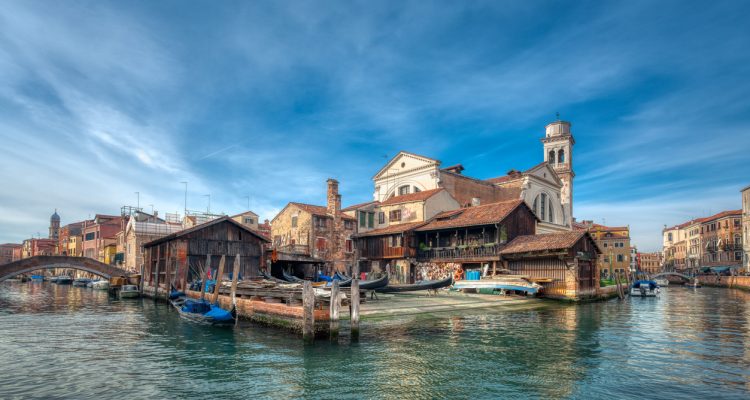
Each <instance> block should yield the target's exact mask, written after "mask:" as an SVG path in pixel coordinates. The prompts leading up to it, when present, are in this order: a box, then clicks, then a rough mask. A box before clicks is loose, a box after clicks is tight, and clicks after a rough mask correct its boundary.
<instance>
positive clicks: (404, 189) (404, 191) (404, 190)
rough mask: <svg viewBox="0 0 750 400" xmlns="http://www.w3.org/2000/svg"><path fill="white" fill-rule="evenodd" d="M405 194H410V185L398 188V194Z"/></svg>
mask: <svg viewBox="0 0 750 400" xmlns="http://www.w3.org/2000/svg"><path fill="white" fill-rule="evenodd" d="M405 194H409V185H404V186H401V187H400V188H398V195H399V196H403V195H405Z"/></svg>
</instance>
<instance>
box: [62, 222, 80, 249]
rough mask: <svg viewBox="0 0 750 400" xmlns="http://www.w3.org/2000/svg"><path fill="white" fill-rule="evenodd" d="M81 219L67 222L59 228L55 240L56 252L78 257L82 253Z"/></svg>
mask: <svg viewBox="0 0 750 400" xmlns="http://www.w3.org/2000/svg"><path fill="white" fill-rule="evenodd" d="M82 239H83V221H82V222H74V223H72V224H67V225H65V226H63V227H62V228H60V231H59V234H58V240H57V242H58V243H57V254H59V255H63V256H73V257H80V256H82V255H83V245H82V243H83V240H82Z"/></svg>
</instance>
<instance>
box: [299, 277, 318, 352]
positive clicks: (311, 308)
mask: <svg viewBox="0 0 750 400" xmlns="http://www.w3.org/2000/svg"><path fill="white" fill-rule="evenodd" d="M302 340H303V341H304V342H305V343H306V344H312V343H313V342H315V292H314V291H313V286H312V282H310V281H305V284H304V285H303V286H302Z"/></svg>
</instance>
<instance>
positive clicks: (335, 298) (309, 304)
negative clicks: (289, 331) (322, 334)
mask: <svg viewBox="0 0 750 400" xmlns="http://www.w3.org/2000/svg"><path fill="white" fill-rule="evenodd" d="M340 294H341V290H340V288H339V281H338V280H334V281H333V283H332V284H331V301H330V309H329V323H330V326H329V338H330V340H331V341H332V342H336V341H338V338H339V329H340V326H339V314H340V310H341V296H340ZM350 297H351V298H350V299H349V326H350V328H351V340H352V341H353V342H356V341H358V340H359V279H354V280H352V284H351V291H350ZM302 309H303V313H302V340H303V341H304V342H305V343H312V342H314V341H315V289H314V288H313V285H312V282H310V281H305V283H304V284H303V285H302Z"/></svg>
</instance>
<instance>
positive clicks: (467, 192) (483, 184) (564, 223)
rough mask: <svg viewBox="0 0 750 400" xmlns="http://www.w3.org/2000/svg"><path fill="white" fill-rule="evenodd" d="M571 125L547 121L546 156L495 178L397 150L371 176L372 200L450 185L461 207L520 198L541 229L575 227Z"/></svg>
mask: <svg viewBox="0 0 750 400" xmlns="http://www.w3.org/2000/svg"><path fill="white" fill-rule="evenodd" d="M570 126H571V124H570V122H567V121H560V120H558V121H555V122H552V123H551V124H549V125H547V126H546V128H545V130H546V132H545V137H544V138H542V139H541V141H542V143H543V160H544V161H543V162H541V163H540V164H537V165H536V166H534V167H532V168H529V169H527V170H525V171H519V170H516V169H511V170H510V171H509V172H508V173H507V174H506V175H504V176H500V177H497V178H491V179H477V178H473V177H470V176H467V175H465V174H464V173H463V171H464V167H463V166H462V165H461V164H457V165H453V166H449V167H442V165H441V162H440V161H439V160H436V159H433V158H429V157H425V156H422V155H418V154H414V153H409V152H406V151H402V152H399V153H398V154H397V155H396V156H395V157H393V158H392V159H391V160H390V161H389V162H388V163H387V164H386V165H385V166H384V167H382V168H381V169H380V170H379V171H378V172H377V174H375V176H373V178H372V180H373V182H374V186H375V187H374V192H373V200H374V203H376V204H377V203H383V202H385V201H388V200H389V199H392V198H394V197H398V196H404V195H409V194H413V193H419V192H423V191H429V190H435V189H444V190H446V191H447V192H448V193H449V194H450V195H451V196H452V197H453V198H454V199H455V200H456V201H457V202H458V203H459V205H460V206H461V207H470V206H477V205H482V204H489V203H496V202H501V201H511V200H517V199H520V200H523V201H524V202H525V203H526V204H527V205H528V206H529V208H531V209H532V210H533V211H534V213H535V214H536V216H537V217H538V218H539V223H538V225H537V231H538V232H539V233H550V232H558V231H568V230H571V227H572V224H571V221H572V215H573V178H574V177H575V174H574V172H573V167H572V152H573V145H574V144H575V141H574V139H573V136H572V134H571V131H570Z"/></svg>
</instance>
